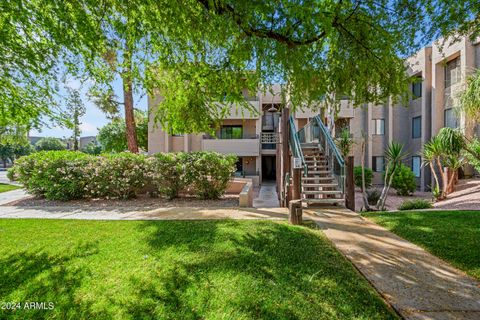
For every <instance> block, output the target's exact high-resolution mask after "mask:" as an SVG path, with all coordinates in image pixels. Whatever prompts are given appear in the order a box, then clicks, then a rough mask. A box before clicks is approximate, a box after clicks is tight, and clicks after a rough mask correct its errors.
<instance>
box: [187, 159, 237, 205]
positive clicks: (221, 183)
mask: <svg viewBox="0 0 480 320" xmlns="http://www.w3.org/2000/svg"><path fill="white" fill-rule="evenodd" d="M185 160H187V161H188V165H189V166H188V167H187V169H188V170H186V171H187V172H186V182H187V183H191V186H192V188H193V191H194V192H195V193H196V194H197V196H198V197H200V198H201V199H218V198H219V197H220V196H221V195H222V194H223V193H224V192H225V190H226V189H227V186H228V181H229V180H230V178H231V177H232V175H233V174H234V173H235V163H236V162H237V157H236V156H235V155H221V154H219V153H216V152H192V153H188V154H186V157H185Z"/></svg>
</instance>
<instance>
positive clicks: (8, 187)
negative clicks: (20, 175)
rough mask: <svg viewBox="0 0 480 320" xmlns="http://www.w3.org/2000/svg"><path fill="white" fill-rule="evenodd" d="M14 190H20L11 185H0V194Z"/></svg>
mask: <svg viewBox="0 0 480 320" xmlns="http://www.w3.org/2000/svg"><path fill="white" fill-rule="evenodd" d="M15 189H20V187H18V186H14V185H11V184H6V183H0V193H2V192H7V191H11V190H15Z"/></svg>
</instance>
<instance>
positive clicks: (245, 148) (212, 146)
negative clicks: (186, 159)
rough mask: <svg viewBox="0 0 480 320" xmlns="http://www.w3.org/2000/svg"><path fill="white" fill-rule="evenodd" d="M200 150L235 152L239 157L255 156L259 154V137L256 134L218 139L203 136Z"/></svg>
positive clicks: (224, 152)
mask: <svg viewBox="0 0 480 320" xmlns="http://www.w3.org/2000/svg"><path fill="white" fill-rule="evenodd" d="M202 150H204V151H216V152H219V153H223V154H235V155H237V156H239V157H247V156H248V157H256V156H259V155H260V139H259V137H258V135H255V136H253V137H252V136H249V137H248V136H245V137H243V138H239V139H221V138H220V139H218V138H215V137H209V136H204V139H203V140H202Z"/></svg>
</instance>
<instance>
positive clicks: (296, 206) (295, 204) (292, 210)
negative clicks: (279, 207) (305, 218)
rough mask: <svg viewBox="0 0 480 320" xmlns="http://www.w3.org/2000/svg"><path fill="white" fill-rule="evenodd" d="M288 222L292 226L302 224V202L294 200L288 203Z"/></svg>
mask: <svg viewBox="0 0 480 320" xmlns="http://www.w3.org/2000/svg"><path fill="white" fill-rule="evenodd" d="M288 222H290V223H291V224H295V225H299V224H302V202H301V200H292V201H290V202H289V203H288Z"/></svg>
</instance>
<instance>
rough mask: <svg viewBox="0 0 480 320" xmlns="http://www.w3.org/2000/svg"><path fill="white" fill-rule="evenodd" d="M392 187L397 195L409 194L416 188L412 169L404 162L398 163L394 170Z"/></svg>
mask: <svg viewBox="0 0 480 320" xmlns="http://www.w3.org/2000/svg"><path fill="white" fill-rule="evenodd" d="M392 188H394V189H395V190H396V191H397V194H398V195H399V196H410V195H412V194H413V193H414V192H415V190H416V189H417V182H416V179H415V175H414V174H413V171H412V169H410V168H409V167H407V166H406V165H404V164H400V166H399V167H397V170H395V175H394V176H393V180H392Z"/></svg>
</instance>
